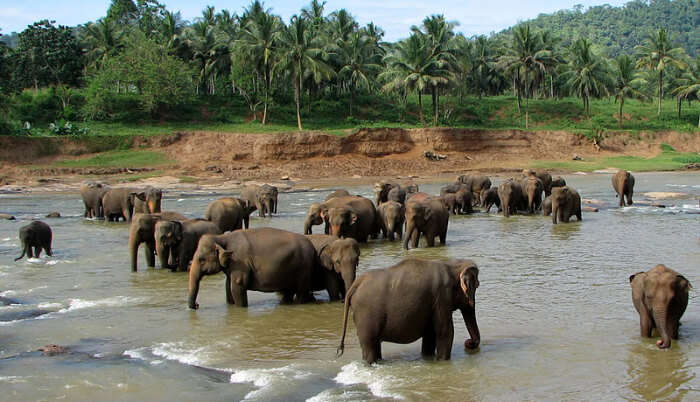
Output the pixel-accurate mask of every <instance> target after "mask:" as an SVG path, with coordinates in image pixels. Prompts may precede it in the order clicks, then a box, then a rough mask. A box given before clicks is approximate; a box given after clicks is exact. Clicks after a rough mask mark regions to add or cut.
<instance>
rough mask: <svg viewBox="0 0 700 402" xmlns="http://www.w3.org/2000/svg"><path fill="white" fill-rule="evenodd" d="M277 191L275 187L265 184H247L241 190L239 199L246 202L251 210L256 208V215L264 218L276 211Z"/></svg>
mask: <svg viewBox="0 0 700 402" xmlns="http://www.w3.org/2000/svg"><path fill="white" fill-rule="evenodd" d="M277 193H278V190H277V187H273V186H270V185H267V184H264V185H262V186H256V185H247V186H245V187H244V188H243V190H241V200H243V201H244V202H246V203H247V205H249V208H250V209H252V211H255V210H257V211H258V215H259V216H260V217H261V218H264V217H266V216H267V215H272V214H273V213H276V211H277ZM252 211H251V212H252Z"/></svg>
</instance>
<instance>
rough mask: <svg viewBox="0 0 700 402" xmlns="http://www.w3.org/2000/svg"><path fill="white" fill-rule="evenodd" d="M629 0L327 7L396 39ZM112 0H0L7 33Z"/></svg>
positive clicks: (226, 4) (225, 4) (300, 0)
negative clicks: (430, 29) (443, 24)
mask: <svg viewBox="0 0 700 402" xmlns="http://www.w3.org/2000/svg"><path fill="white" fill-rule="evenodd" d="M160 2H161V4H165V5H166V7H167V8H168V9H169V10H173V11H181V12H182V17H183V18H184V19H185V20H189V21H191V20H193V19H195V18H197V17H199V16H200V15H201V12H202V10H203V9H204V7H206V6H207V5H212V6H214V7H216V9H217V10H220V9H228V10H229V11H231V12H235V13H237V14H240V13H241V12H242V10H243V9H244V8H245V7H246V6H248V5H249V4H250V0H161V1H160ZM309 2H310V0H293V1H290V0H277V1H275V0H267V1H265V5H266V6H267V7H269V8H272V11H273V13H275V14H278V15H281V16H282V17H283V18H284V19H285V21H288V20H289V17H291V16H292V15H293V14H297V13H299V10H300V9H301V8H302V7H304V6H306V5H308V4H309ZM626 2H627V1H626V0H608V1H601V0H598V1H596V0H490V1H483V0H480V1H476V0H435V1H433V2H431V1H425V0H422V1H418V0H327V3H326V8H325V9H326V12H327V13H328V12H331V11H333V10H337V9H341V8H345V9H347V10H348V11H349V12H350V13H351V14H352V15H353V16H354V17H355V19H357V21H358V22H359V23H360V24H361V25H364V24H367V23H369V22H374V23H375V24H376V25H378V26H380V27H381V28H382V29H384V31H385V32H386V35H385V37H384V38H385V40H388V41H395V40H397V39H400V38H404V37H406V36H408V33H409V29H410V27H411V26H412V25H419V24H420V23H421V21H422V20H423V18H425V17H426V16H428V15H431V14H444V15H445V17H446V18H447V19H448V20H450V21H457V22H459V27H458V28H457V29H456V31H458V32H462V33H464V34H465V35H467V36H471V35H475V34H488V33H490V32H498V31H500V30H502V29H505V28H508V27H509V26H511V25H513V24H515V23H517V22H518V21H523V20H527V19H530V18H534V17H536V16H537V15H538V14H541V13H551V12H554V11H557V10H561V9H572V8H573V6H574V5H575V4H582V5H584V6H585V7H586V8H587V7H589V6H595V5H600V4H610V5H612V6H619V5H622V4H624V3H626ZM110 3H111V1H110V0H0V29H1V31H0V32H2V33H10V32H13V31H17V32H20V31H22V30H24V29H25V28H26V27H27V25H30V24H32V23H33V22H35V21H39V20H42V19H50V20H55V21H56V22H57V23H58V24H61V25H68V26H75V25H78V24H83V23H85V22H88V21H94V20H97V19H99V18H101V17H103V16H104V15H105V14H106V11H107V8H108V7H109V4H110Z"/></svg>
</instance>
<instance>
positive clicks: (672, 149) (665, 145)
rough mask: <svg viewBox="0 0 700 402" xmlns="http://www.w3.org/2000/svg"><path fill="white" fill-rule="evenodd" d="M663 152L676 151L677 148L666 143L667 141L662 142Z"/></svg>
mask: <svg viewBox="0 0 700 402" xmlns="http://www.w3.org/2000/svg"><path fill="white" fill-rule="evenodd" d="M661 152H676V149H675V148H673V147H672V146H670V145H668V144H666V143H665V142H662V143H661Z"/></svg>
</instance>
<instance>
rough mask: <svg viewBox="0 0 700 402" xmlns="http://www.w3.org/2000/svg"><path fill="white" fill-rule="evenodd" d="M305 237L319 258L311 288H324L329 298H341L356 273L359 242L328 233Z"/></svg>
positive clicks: (348, 288) (358, 261) (358, 260)
mask: <svg viewBox="0 0 700 402" xmlns="http://www.w3.org/2000/svg"><path fill="white" fill-rule="evenodd" d="M307 237H308V238H309V240H311V243H312V244H313V245H314V248H315V249H316V253H317V254H318V258H319V260H320V264H318V265H317V267H316V270H315V271H314V275H313V282H314V285H313V290H324V289H325V290H326V291H327V292H328V298H329V299H330V300H343V299H344V298H345V295H346V294H347V292H348V290H350V286H352V284H353V282H355V276H356V275H357V266H358V264H359V263H360V245H359V243H358V242H357V241H356V240H355V239H339V238H337V237H335V236H330V235H320V234H317V235H308V236H307Z"/></svg>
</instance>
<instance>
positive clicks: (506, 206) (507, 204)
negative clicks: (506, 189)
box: [501, 196, 510, 218]
mask: <svg viewBox="0 0 700 402" xmlns="http://www.w3.org/2000/svg"><path fill="white" fill-rule="evenodd" d="M501 205H502V208H503V216H505V217H506V218H507V217H509V216H510V198H509V197H508V196H506V197H503V199H502V200H501Z"/></svg>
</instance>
